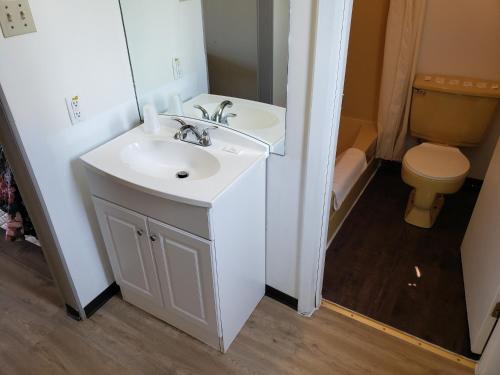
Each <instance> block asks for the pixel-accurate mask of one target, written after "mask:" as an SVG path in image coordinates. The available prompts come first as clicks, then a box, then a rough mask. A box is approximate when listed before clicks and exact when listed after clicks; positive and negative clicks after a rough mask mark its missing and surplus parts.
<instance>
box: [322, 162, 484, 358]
mask: <svg viewBox="0 0 500 375" xmlns="http://www.w3.org/2000/svg"><path fill="white" fill-rule="evenodd" d="M400 168H401V167H400V165H399V164H397V163H393V164H392V163H391V164H388V163H383V164H382V166H381V167H380V169H379V170H378V171H377V173H376V175H375V177H374V178H373V179H372V181H371V182H370V184H369V185H368V187H367V188H366V190H365V192H364V194H363V195H362V196H361V198H360V199H359V201H358V203H357V204H356V206H355V207H354V208H353V210H352V211H351V213H350V215H349V216H348V217H347V219H346V221H345V222H344V225H343V226H342V228H341V229H340V231H339V232H338V234H337V236H336V237H335V239H334V240H333V242H332V243H331V245H330V247H329V249H328V251H327V255H326V260H325V274H324V282H323V297H324V298H325V299H327V300H329V301H332V302H334V303H337V304H339V305H341V306H344V307H346V308H348V309H350V310H353V311H356V312H358V313H360V314H362V315H365V316H368V317H370V318H372V319H375V320H378V321H380V322H382V323H384V324H387V325H389V326H392V327H395V328H397V329H400V330H402V331H405V332H407V333H409V334H411V335H414V336H417V337H419V338H421V339H423V340H425V341H428V342H431V343H433V344H435V345H438V346H441V347H443V348H445V349H447V350H450V351H453V352H455V353H458V354H461V355H463V356H466V357H468V358H472V359H478V356H477V355H475V354H473V353H472V352H471V351H470V342H469V331H468V325H467V311H466V306H465V291H464V283H463V275H462V265H461V257H460V244H461V242H462V238H463V236H464V234H465V230H466V228H467V223H468V221H469V219H470V216H471V214H472V210H473V208H474V204H475V201H476V199H477V195H478V193H479V188H478V187H477V186H474V185H473V184H472V183H470V182H467V183H466V184H465V185H464V187H463V188H462V189H461V190H460V191H459V192H458V193H456V194H452V195H448V196H446V198H445V205H444V207H443V209H442V211H441V213H440V215H439V217H438V219H437V221H436V223H435V225H434V227H433V228H431V229H423V228H417V227H415V226H412V225H410V224H407V223H406V222H405V221H404V211H405V207H406V203H407V200H408V196H409V193H410V191H411V188H410V187H409V186H407V185H406V184H405V183H404V182H403V181H402V180H401V170H400ZM415 267H418V270H419V272H420V276H421V277H419V276H418V275H417V271H416V269H415Z"/></svg>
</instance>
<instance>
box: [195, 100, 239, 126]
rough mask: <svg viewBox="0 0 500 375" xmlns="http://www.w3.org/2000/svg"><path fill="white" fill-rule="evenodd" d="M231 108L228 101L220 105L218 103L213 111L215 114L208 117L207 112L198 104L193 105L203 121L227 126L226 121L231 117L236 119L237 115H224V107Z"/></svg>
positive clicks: (230, 103) (231, 104)
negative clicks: (199, 112)
mask: <svg viewBox="0 0 500 375" xmlns="http://www.w3.org/2000/svg"><path fill="white" fill-rule="evenodd" d="M232 106H233V102H231V101H229V100H224V101H223V102H222V103H220V104H219V105H218V106H217V108H216V109H215V112H214V114H213V115H212V116H210V114H209V113H208V111H207V110H206V109H205V108H203V107H202V106H201V105H199V104H195V105H193V108H196V109H198V110H200V111H201V116H202V117H201V118H202V119H203V120H210V121H215V122H218V123H219V124H223V125H229V124H228V122H227V119H228V118H231V117H236V116H237V114H236V113H226V114H224V109H226V107H227V108H231V107H232Z"/></svg>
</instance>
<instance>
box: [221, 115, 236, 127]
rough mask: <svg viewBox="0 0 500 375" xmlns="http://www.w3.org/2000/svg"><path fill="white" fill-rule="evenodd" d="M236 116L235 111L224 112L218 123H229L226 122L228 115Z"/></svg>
mask: <svg viewBox="0 0 500 375" xmlns="http://www.w3.org/2000/svg"><path fill="white" fill-rule="evenodd" d="M236 116H238V115H237V114H236V113H226V114H225V115H224V116H222V118H221V119H220V123H221V124H224V125H229V124H228V122H227V119H228V118H230V117H236Z"/></svg>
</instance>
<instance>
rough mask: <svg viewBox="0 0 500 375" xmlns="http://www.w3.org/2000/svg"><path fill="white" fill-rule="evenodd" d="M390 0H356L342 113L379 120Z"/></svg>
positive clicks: (348, 115)
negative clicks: (381, 80) (379, 101)
mask: <svg viewBox="0 0 500 375" xmlns="http://www.w3.org/2000/svg"><path fill="white" fill-rule="evenodd" d="M388 11H389V0H355V1H354V9H353V14H352V24H351V35H350V39H349V54H348V57H347V73H346V81H345V86H344V100H343V104H342V115H343V116H347V117H353V118H356V119H362V120H369V121H373V122H375V121H376V120H377V112H378V97H379V90H380V76H381V74H382V62H383V57H384V44H385V43H384V42H385V29H386V24H387V14H388Z"/></svg>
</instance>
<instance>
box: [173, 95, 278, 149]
mask: <svg viewBox="0 0 500 375" xmlns="http://www.w3.org/2000/svg"><path fill="white" fill-rule="evenodd" d="M224 100H230V101H231V102H232V103H233V106H232V107H231V108H229V107H226V109H225V110H224V113H225V114H227V113H234V114H236V117H230V118H228V120H227V122H228V123H227V125H223V126H228V127H230V128H231V129H234V130H237V131H240V132H243V133H245V134H248V135H250V136H252V137H255V138H257V139H259V140H261V141H263V142H265V143H267V144H268V145H269V147H270V151H271V152H275V153H283V151H284V139H285V115H286V109H285V108H283V107H278V106H275V105H271V104H265V103H260V102H255V101H252V100H246V99H240V98H233V97H229V96H220V95H211V94H201V95H198V96H196V97H195V98H193V99H190V100H188V101H187V102H185V103H184V104H183V111H184V116H186V117H190V118H196V119H202V113H201V111H200V110H198V109H195V108H194V107H193V106H194V105H200V106H202V107H203V108H205V109H206V110H207V112H208V113H209V114H210V115H212V114H213V113H214V112H215V111H216V108H217V107H218V105H219V104H220V103H221V102H222V101H224Z"/></svg>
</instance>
